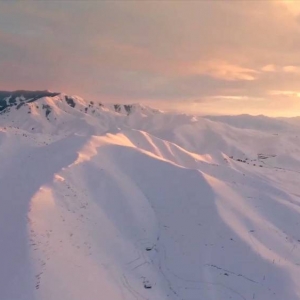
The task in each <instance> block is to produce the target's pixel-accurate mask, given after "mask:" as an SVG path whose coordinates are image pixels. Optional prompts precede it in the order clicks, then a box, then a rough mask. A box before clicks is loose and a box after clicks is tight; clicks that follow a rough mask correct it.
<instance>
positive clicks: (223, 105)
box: [0, 0, 300, 116]
mask: <svg viewBox="0 0 300 300" xmlns="http://www.w3.org/2000/svg"><path fill="white" fill-rule="evenodd" d="M0 68H1V73H0V89H1V90H15V89H34V90H36V89H48V90H51V91H61V92H65V93H68V94H71V95H79V96H82V97H83V98H86V99H88V100H89V99H91V100H94V101H102V102H118V103H137V102H140V103H144V104H147V105H151V106H153V107H158V108H161V109H171V110H178V111H182V112H188V113H195V114H243V113H249V114H255V115H256V114H265V115H270V116H296V115H300V1H272V0H269V1H263V0H260V1H242V0H235V1H234V0H232V1H223V0H222V1H214V0H211V1H209V0H207V1H200V0H199V1H126V0H124V1H100V0H99V1H78V0H73V1H54V0H52V1H50V0H48V1H43V0H40V1H29V0H27V1H1V2H0Z"/></svg>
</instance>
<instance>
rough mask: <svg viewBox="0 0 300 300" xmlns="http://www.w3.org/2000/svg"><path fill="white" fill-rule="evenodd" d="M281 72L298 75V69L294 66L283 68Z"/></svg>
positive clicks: (299, 70) (299, 71)
mask: <svg viewBox="0 0 300 300" xmlns="http://www.w3.org/2000/svg"><path fill="white" fill-rule="evenodd" d="M282 70H283V71H284V72H286V73H294V74H300V67H296V66H285V67H283V68H282Z"/></svg>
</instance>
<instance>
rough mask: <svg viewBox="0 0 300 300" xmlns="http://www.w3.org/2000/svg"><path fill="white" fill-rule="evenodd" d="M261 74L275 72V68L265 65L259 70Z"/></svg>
mask: <svg viewBox="0 0 300 300" xmlns="http://www.w3.org/2000/svg"><path fill="white" fill-rule="evenodd" d="M261 70H262V71H263V72H275V71H276V66H274V65H265V66H263V67H262V68H261Z"/></svg>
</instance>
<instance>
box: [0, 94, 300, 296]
mask: <svg viewBox="0 0 300 300" xmlns="http://www.w3.org/2000/svg"><path fill="white" fill-rule="evenodd" d="M20 93H21V94H22V91H21V92H19V94H20ZM0 96H1V93H0ZM21 96H22V95H21ZM21 96H20V95H19V96H18V97H21ZM5 97H6V98H7V97H9V95H8V96H7V94H5ZM28 97H29V98H28ZM28 97H27V100H28V99H32V98H30V97H34V96H32V95H30V96H28ZM10 99H11V98H10ZM27 100H26V97H25V96H24V97H23V98H21V100H20V98H18V99H17V101H19V102H24V104H22V105H21V106H20V107H19V108H17V106H18V104H20V103H19V102H18V104H17V105H12V106H8V107H6V108H5V109H3V110H2V112H1V115H0V159H1V167H0V190H1V198H0V254H1V256H0V299H1V300H82V299H91V300H94V299H95V300H96V299H97V300H98V299H114V300H131V299H137V300H139V299H149V300H166V299H171V300H173V299H174V300H177V299H182V300H202V299H205V300H208V299H211V300H227V299H233V300H238V299H247V300H248V299H260V300H271V299H272V300H273V299H278V300H282V299H289V300H296V299H299V298H300V283H299V280H298V278H299V276H300V248H299V246H300V230H299V229H300V218H299V213H300V187H299V184H298V182H299V172H300V153H299V149H300V141H299V138H298V127H297V124H294V122H289V121H286V120H280V122H277V121H278V120H276V119H270V120H269V119H264V121H263V122H261V123H260V126H259V128H257V127H255V126H256V125H255V124H256V117H250V116H247V117H246V119H245V123H243V116H239V117H237V119H236V120H234V117H226V118H225V117H222V118H221V117H220V118H221V119H213V120H212V119H211V118H200V117H193V116H189V115H184V114H181V115H180V114H170V113H165V112H161V111H158V110H153V109H150V108H148V107H144V106H141V105H133V106H126V108H125V106H123V105H120V106H119V105H103V104H100V105H99V104H95V103H91V102H86V101H85V100H83V99H81V98H79V97H70V96H67V95H64V94H56V95H50V96H49V95H47V96H45V97H42V98H38V99H34V101H32V102H28V101H27ZM5 101H6V103H7V99H6V100H5ZM0 102H1V99H0ZM2 103H3V102H2ZM49 111H50V112H49ZM28 112H29V113H28ZM229 118H230V120H231V121H230V122H228V121H226V120H228V119H229ZM251 118H252V119H251ZM224 120H225V121H224ZM245 124H247V126H245ZM249 124H250V125H251V124H253V125H251V126H250V125H249ZM278 124H280V125H281V127H280V128H279V127H278V126H279V125H278ZM283 128H284V130H283Z"/></svg>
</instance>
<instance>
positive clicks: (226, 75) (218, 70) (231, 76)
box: [191, 61, 259, 81]
mask: <svg viewBox="0 0 300 300" xmlns="http://www.w3.org/2000/svg"><path fill="white" fill-rule="evenodd" d="M191 71H192V72H193V73H195V74H205V75H209V76H211V77H214V78H217V79H222V80H226V81H238V80H246V81H249V80H255V79H256V78H257V75H258V74H259V72H258V71H256V70H253V69H249V68H244V67H241V66H239V65H235V64H231V63H228V62H226V61H208V62H198V63H196V64H195V65H194V66H192V67H191Z"/></svg>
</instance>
